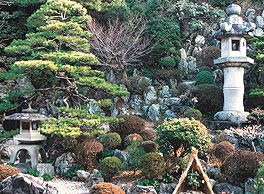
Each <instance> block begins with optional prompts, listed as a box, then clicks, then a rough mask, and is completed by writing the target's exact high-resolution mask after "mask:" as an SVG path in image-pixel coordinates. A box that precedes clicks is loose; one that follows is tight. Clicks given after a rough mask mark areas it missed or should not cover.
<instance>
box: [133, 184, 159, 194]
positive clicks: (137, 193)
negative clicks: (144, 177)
mask: <svg viewBox="0 0 264 194" xmlns="http://www.w3.org/2000/svg"><path fill="white" fill-rule="evenodd" d="M142 193H148V194H157V192H156V190H155V189H154V187H153V186H142V185H136V186H135V187H134V188H133V189H132V190H131V194H142Z"/></svg>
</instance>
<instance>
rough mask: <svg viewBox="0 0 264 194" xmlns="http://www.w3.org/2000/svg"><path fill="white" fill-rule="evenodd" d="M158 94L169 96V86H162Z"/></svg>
mask: <svg viewBox="0 0 264 194" xmlns="http://www.w3.org/2000/svg"><path fill="white" fill-rule="evenodd" d="M160 95H161V96H162V97H166V98H167V97H170V96H171V94H170V88H169V86H163V88H162V90H161V91H160Z"/></svg>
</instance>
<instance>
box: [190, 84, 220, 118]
mask: <svg viewBox="0 0 264 194" xmlns="http://www.w3.org/2000/svg"><path fill="white" fill-rule="evenodd" d="M190 92H191V99H192V98H194V97H197V100H198V102H197V103H196V104H195V105H196V107H197V108H198V109H199V110H200V111H201V112H202V114H206V115H214V114H215V113H216V112H218V111H220V110H222V108H223V102H224V95H223V90H222V89H221V88H218V87H217V86H213V85H210V84H202V85H198V86H195V87H193V88H192V89H191V91H190Z"/></svg>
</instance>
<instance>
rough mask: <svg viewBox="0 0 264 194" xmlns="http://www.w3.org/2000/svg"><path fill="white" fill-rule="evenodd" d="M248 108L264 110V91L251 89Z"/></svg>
mask: <svg viewBox="0 0 264 194" xmlns="http://www.w3.org/2000/svg"><path fill="white" fill-rule="evenodd" d="M246 107H247V108H248V109H250V108H257V107H260V108H261V109H264V89H263V88H262V89H259V88H256V89H251V90H250V93H249V95H248V98H247V101H246Z"/></svg>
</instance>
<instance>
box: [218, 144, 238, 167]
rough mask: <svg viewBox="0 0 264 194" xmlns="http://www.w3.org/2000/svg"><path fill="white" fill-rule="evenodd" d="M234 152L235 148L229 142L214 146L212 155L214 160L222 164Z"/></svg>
mask: <svg viewBox="0 0 264 194" xmlns="http://www.w3.org/2000/svg"><path fill="white" fill-rule="evenodd" d="M234 151H235V147H234V146H233V145H232V144H231V143H230V142H229V141H223V142H221V143H219V144H216V145H214V155H215V157H216V158H218V159H219V160H220V162H222V163H223V162H224V161H225V160H226V159H227V158H228V156H230V155H231V154H232V152H234Z"/></svg>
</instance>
